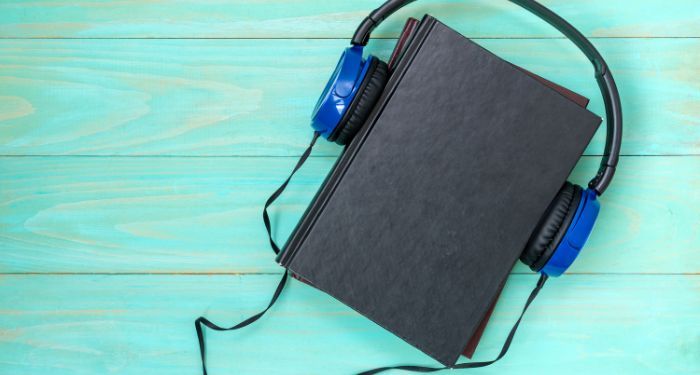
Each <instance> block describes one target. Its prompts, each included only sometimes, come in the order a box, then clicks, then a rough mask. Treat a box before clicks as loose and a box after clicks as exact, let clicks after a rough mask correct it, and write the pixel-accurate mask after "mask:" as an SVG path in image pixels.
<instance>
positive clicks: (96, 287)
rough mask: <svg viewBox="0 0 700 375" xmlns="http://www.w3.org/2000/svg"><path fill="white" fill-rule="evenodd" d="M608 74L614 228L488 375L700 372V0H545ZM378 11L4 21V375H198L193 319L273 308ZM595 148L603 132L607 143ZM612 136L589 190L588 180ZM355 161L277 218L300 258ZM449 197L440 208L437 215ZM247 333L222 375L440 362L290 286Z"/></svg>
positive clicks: (91, 1) (552, 56) (513, 53)
mask: <svg viewBox="0 0 700 375" xmlns="http://www.w3.org/2000/svg"><path fill="white" fill-rule="evenodd" d="M544 3H545V4H547V5H549V6H551V7H552V8H553V9H554V10H555V11H557V12H559V13H560V14H561V15H563V16H564V17H566V18H567V19H569V20H570V21H571V22H572V23H573V24H574V25H576V26H577V27H579V28H580V29H581V30H582V31H583V32H584V33H585V34H586V35H587V36H590V37H592V38H593V42H594V44H595V45H596V46H597V47H598V48H599V49H600V51H601V52H602V53H603V55H604V56H605V57H606V58H607V59H608V61H609V63H610V67H611V69H612V70H613V72H614V73H615V77H616V78H617V81H618V84H619V86H620V92H621V94H622V100H623V105H624V112H625V125H626V128H625V138H624V145H623V154H624V156H623V157H622V160H621V163H620V167H619V172H618V178H617V180H615V182H614V184H613V185H612V187H611V188H610V190H609V193H608V194H607V195H606V196H605V197H604V199H603V211H602V213H601V218H600V220H599V222H598V228H597V230H596V231H595V232H594V234H593V236H592V238H591V239H590V242H589V246H588V247H587V248H586V249H585V252H584V253H583V254H582V256H581V257H580V260H579V261H578V262H577V263H576V264H575V265H574V267H573V269H572V270H571V272H569V273H568V274H567V275H566V276H564V277H562V278H560V279H557V280H552V281H551V282H550V283H549V284H548V285H547V287H546V288H545V289H544V290H543V292H542V294H541V296H540V297H539V299H538V300H537V301H536V302H535V304H534V305H533V307H532V310H531V311H530V313H528V315H527V316H526V318H525V321H524V323H523V325H522V327H521V329H520V332H519V333H518V335H517V336H516V339H515V342H514V344H513V347H512V349H511V352H510V353H508V355H507V357H506V358H505V360H504V361H502V362H501V363H499V364H497V365H494V366H492V367H490V368H487V369H484V370H479V371H477V372H478V373H494V374H502V373H534V372H536V373H562V372H563V373H572V374H578V373H610V374H619V373H631V374H642V373H660V374H668V373H695V374H697V373H699V372H700V274H699V272H700V193H699V189H700V3H698V1H697V0H673V1H669V0H666V1H661V0H643V1H642V0H637V1H633V0H625V1H622V0H618V1H610V0H587V1H584V0H576V1H572V0H547V1H544ZM377 4H379V1H378V0H361V1H341V0H335V1H315V0H295V1H289V0H275V1H266V2H264V1H243V0H240V1H235V0H231V1H220V0H206V1H205V0H203V1H194V0H191V1H187V0H182V1H170V2H166V1H139V0H122V1H98V0H84V1H80V2H75V1H67V0H53V1H18V0H3V1H2V2H0V37H1V38H2V39H0V154H1V155H2V156H1V157H0V254H1V256H0V272H1V273H2V274H1V275H0V373H2V374H57V375H58V374H107V373H119V374H196V373H198V372H199V357H198V349H197V343H196V337H195V332H194V326H193V320H194V319H195V318H196V317H197V316H199V315H201V314H206V315H207V316H209V317H210V318H212V319H213V320H214V321H216V322H220V323H234V322H236V321H237V320H239V319H241V318H243V317H245V316H247V315H249V314H251V313H253V312H256V311H257V310H259V309H261V308H262V307H263V306H264V305H265V304H266V302H267V300H268V298H269V296H270V294H271V293H272V290H273V288H274V285H275V283H276V282H277V279H278V277H279V274H280V273H281V269H280V268H279V267H278V266H277V265H276V264H275V262H274V261H273V255H272V253H271V251H270V249H269V247H268V244H267V242H266V238H265V235H264V227H263V224H262V221H261V208H262V204H263V202H264V201H265V199H266V198H267V196H268V195H269V194H270V193H271V192H272V191H273V190H274V189H275V188H276V187H277V186H278V184H280V182H281V181H282V180H283V179H284V178H285V177H286V175H287V174H288V172H289V171H290V169H291V167H292V166H293V165H294V163H295V162H296V159H297V157H298V156H299V155H300V153H301V152H302V150H303V148H304V147H305V146H306V144H307V142H308V141H309V138H310V136H311V131H310V128H309V126H308V123H309V114H310V111H311V108H312V107H313V105H314V103H315V100H316V96H317V95H318V93H319V92H320V89H321V88H322V86H323V84H324V82H325V80H326V78H327V76H328V74H329V73H330V70H331V69H332V67H333V66H334V64H335V62H336V60H337V58H338V55H339V53H340V51H341V49H342V48H343V47H344V46H346V45H347V44H348V39H349V37H350V35H351V34H352V32H353V31H354V27H355V26H356V25H357V23H358V22H359V21H360V20H361V19H362V17H364V16H365V15H366V14H367V12H368V11H369V10H371V9H372V8H373V7H375V6H377ZM426 12H431V14H433V15H435V16H436V17H438V18H440V19H442V20H444V21H445V22H446V23H447V24H449V25H451V26H452V27H454V28H456V29H457V30H459V31H460V32H462V33H464V34H465V35H467V36H469V37H471V38H475V39H476V40H477V41H478V43H480V44H482V45H484V46H485V47H487V48H489V49H491V50H492V51H494V52H496V53H497V54H499V55H501V56H503V57H504V58H506V59H508V60H510V61H512V62H514V63H517V64H520V65H522V66H524V67H525V68H527V69H530V70H532V71H534V72H536V73H538V74H541V75H543V76H545V77H547V78H549V79H551V80H554V81H555V82H558V83H560V84H563V85H564V86H566V87H569V88H571V89H573V90H575V91H577V92H580V93H582V94H583V95H586V96H587V97H589V98H591V99H592V102H591V106H590V108H591V109H592V110H593V111H594V112H596V113H598V114H602V113H603V110H602V103H601V99H600V97H599V95H598V93H597V87H596V85H595V81H594V79H593V75H592V69H591V68H590V66H589V64H588V62H587V61H586V60H585V58H584V57H583V56H582V55H581V54H580V53H578V51H577V50H576V49H575V47H573V46H572V45H571V44H570V43H569V42H567V41H566V40H564V39H562V38H561V37H560V35H558V34H557V33H556V32H555V31H553V30H552V29H551V28H550V27H549V26H547V25H546V24H544V23H543V22H541V21H539V20H537V19H536V18H534V17H532V16H531V15H529V14H527V13H526V12H524V11H522V10H520V9H518V8H517V7H515V6H514V5H512V4H509V3H507V2H505V1H498V2H486V1H477V0H473V1H423V2H418V3H416V4H414V5H412V6H411V7H409V8H408V9H404V10H402V11H401V12H400V15H397V16H395V17H394V18H393V19H391V20H390V21H388V22H387V23H386V24H385V25H383V26H381V27H380V28H379V29H378V30H377V33H376V36H378V37H381V39H377V40H374V41H373V42H372V43H371V50H372V52H373V53H375V54H377V55H379V56H381V57H384V58H387V57H388V54H389V52H390V50H391V48H392V46H393V43H394V42H395V40H394V39H392V38H395V37H396V35H397V33H398V32H399V30H400V28H401V26H402V24H403V21H404V20H405V18H406V17H407V16H409V15H412V16H421V15H422V14H423V13H426ZM599 133H602V131H601V132H599ZM602 142H603V137H602V134H598V135H597V136H596V137H595V139H594V141H593V142H592V143H591V145H590V147H589V149H588V150H587V152H586V155H587V156H585V157H584V158H583V159H582V161H581V162H580V163H579V165H578V166H577V168H576V171H575V172H574V175H573V176H572V178H571V179H572V180H574V181H576V182H578V183H581V184H584V183H585V182H586V181H587V179H586V177H587V176H588V175H590V174H591V173H593V171H594V170H595V166H596V164H597V163H598V160H599V157H598V155H599V154H600V152H601V150H602ZM339 152H340V148H338V147H337V146H335V145H332V144H327V143H324V144H319V146H318V147H317V149H316V150H315V151H314V155H313V157H312V158H311V159H310V161H309V162H308V164H307V165H306V166H305V167H304V168H303V170H302V171H301V172H300V173H299V176H298V177H297V178H296V179H295V180H294V182H293V184H292V185H291V186H290V188H289V191H288V193H287V194H286V195H285V196H284V197H283V198H282V199H281V201H280V204H278V205H276V206H275V207H274V209H273V217H274V219H273V221H274V225H275V231H276V236H277V238H279V239H284V238H285V237H286V236H287V235H288V234H289V233H290V231H291V230H292V227H293V225H294V224H295V222H296V220H297V219H298V218H299V217H300V215H301V214H302V212H303V210H304V208H305V207H306V205H307V204H308V202H309V201H310V200H311V198H312V196H313V194H314V192H315V191H316V189H317V188H318V186H319V185H320V183H321V181H322V180H323V178H324V176H325V174H326V172H327V171H328V170H329V169H330V167H331V166H332V164H333V161H334V160H335V158H336V157H337V155H338V154H339ZM438 193H439V192H436V194H438ZM535 280H536V275H533V274H532V273H531V272H528V270H527V269H526V268H525V267H524V266H522V265H518V266H516V267H515V269H514V270H513V274H512V276H511V277H510V279H509V281H508V283H507V286H506V288H505V291H504V294H503V296H502V298H501V300H500V301H499V303H498V305H497V308H496V311H495V313H494V318H493V321H492V322H491V324H490V325H489V326H488V329H487V331H486V333H485V337H484V341H483V342H482V343H481V346H480V347H479V350H478V352H477V359H482V360H483V359H490V358H493V357H494V356H495V355H496V354H497V352H498V350H499V348H500V345H501V343H502V341H503V339H504V338H505V335H506V333H507V330H508V329H509V327H510V326H511V324H512V323H513V321H514V319H515V317H516V315H517V313H518V311H519V309H520V308H521V306H522V304H523V302H524V299H525V298H526V296H527V293H528V292H529V289H530V288H531V287H532V286H533V284H534V283H535ZM290 284H291V285H289V289H288V290H286V291H285V293H284V295H283V296H282V298H281V300H280V302H279V304H278V305H277V306H275V307H274V309H273V310H272V311H271V312H270V314H269V316H266V317H265V318H264V319H263V320H262V321H261V322H259V323H257V324H255V325H254V326H252V327H251V328H249V329H248V330H247V331H243V332H236V333H228V334H226V333H212V332H210V333H208V334H207V340H208V343H209V344H210V346H209V358H210V370H211V374H232V373H245V374H253V373H255V374H257V373H261V374H351V373H353V372H356V371H359V370H364V369H368V368H371V367H373V366H378V365H390V364H398V363H419V364H426V365H431V364H434V362H433V361H431V360H430V359H429V358H428V357H427V356H425V355H423V354H421V353H420V352H418V351H417V350H416V349H413V348H412V347H410V346H409V345H407V344H405V343H403V342H402V341H401V340H399V339H397V338H395V337H393V336H392V335H391V334H389V333H387V332H385V331H383V330H382V329H381V328H379V327H377V326H375V325H373V324H372V323H370V322H369V321H368V320H366V319H364V318H362V317H361V316H359V315H358V314H356V313H354V312H353V311H351V310H350V309H349V308H347V307H345V306H344V305H342V304H341V303H339V302H337V301H335V300H333V299H332V298H330V297H328V296H326V295H324V294H322V293H321V292H318V291H316V290H314V289H313V288H310V287H308V286H306V285H303V284H301V283H299V282H297V281H293V282H291V283H290Z"/></svg>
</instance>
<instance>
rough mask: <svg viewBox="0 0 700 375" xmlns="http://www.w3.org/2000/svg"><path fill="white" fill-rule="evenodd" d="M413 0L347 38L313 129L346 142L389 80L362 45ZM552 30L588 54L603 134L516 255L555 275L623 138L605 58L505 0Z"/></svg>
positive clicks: (576, 35) (389, 5)
mask: <svg viewBox="0 0 700 375" xmlns="http://www.w3.org/2000/svg"><path fill="white" fill-rule="evenodd" d="M413 1H414V0H389V1H387V2H385V3H384V4H383V5H382V6H380V7H379V8H377V9H375V10H374V11H372V13H370V14H369V16H367V17H366V18H365V19H364V20H363V21H362V23H360V26H358V27H357V30H356V31H355V35H353V37H352V41H351V43H352V45H351V46H350V47H348V48H346V49H345V51H344V52H343V54H342V55H341V57H340V60H339V61H338V65H337V66H336V68H335V71H334V73H333V75H332V76H331V79H330V80H329V82H328V84H327V85H326V88H325V89H324V90H323V93H322V94H321V97H320V98H319V100H318V102H317V103H316V107H315V108H314V112H313V116H312V127H313V128H314V130H315V131H316V132H317V133H319V134H320V135H321V136H323V137H324V138H326V139H328V140H329V141H333V142H336V143H338V144H341V145H345V144H347V143H349V142H350V141H351V140H352V139H353V136H354V135H355V134H357V132H358V131H359V130H360V128H361V127H362V125H364V123H365V121H366V120H367V118H368V117H369V114H370V112H372V109H373V108H374V106H375V104H376V103H377V100H378V99H379V96H380V95H381V93H382V91H383V90H384V86H385V85H386V82H387V80H388V78H389V77H388V76H389V73H388V68H387V64H386V63H385V62H383V61H381V60H380V59H379V58H377V57H375V56H371V55H370V56H369V57H368V58H367V59H364V58H363V56H362V53H363V47H364V46H365V45H366V44H367V42H368V41H369V38H370V34H371V32H372V30H374V29H375V28H376V27H377V26H378V25H379V24H380V23H381V22H382V21H383V20H384V19H385V18H387V17H389V16H390V15H391V14H393V13H394V12H396V11H397V10H399V9H401V8H402V7H403V6H405V5H407V4H409V3H411V2H413ZM510 1H511V2H513V3H515V4H517V5H519V6H521V7H523V8H525V9H527V10H528V11H530V12H531V13H533V14H535V15H536V16H538V17H539V18H541V19H543V20H545V21H547V23H549V24H550V25H552V26H554V27H555V28H557V29H558V30H559V31H560V32H561V33H562V34H564V35H565V36H566V37H567V38H568V39H569V40H571V41H572V42H574V44H576V46H577V47H578V48H579V49H580V50H581V51H582V52H583V53H584V54H585V55H586V56H587V57H588V59H589V60H590V61H591V62H592V63H593V67H594V68H595V77H596V80H597V81H598V86H599V87H600V91H601V93H602V94H603V100H604V101H605V112H606V116H607V138H606V142H605V152H604V154H603V155H604V156H603V160H602V161H601V163H600V168H599V169H598V173H597V174H596V175H595V177H593V179H592V180H591V181H590V182H589V183H588V188H587V189H584V188H582V187H580V186H578V185H575V184H572V183H570V182H566V183H565V184H564V186H563V187H562V188H561V190H560V191H559V193H558V194H557V196H556V197H555V198H554V200H553V201H552V203H551V204H550V205H549V207H548V208H547V210H546V212H545V214H544V216H543V217H542V218H541V219H540V222H539V224H538V226H537V227H536V229H535V231H534V232H533V234H532V235H531V237H530V240H529V241H528V243H527V245H526V247H525V249H524V251H523V253H522V255H521V257H520V259H521V260H522V261H523V262H524V263H525V264H527V265H528V266H530V268H531V269H532V270H533V271H535V272H541V273H543V274H546V275H548V276H559V275H561V274H562V273H563V272H564V271H566V269H567V268H568V267H569V266H570V265H571V264H572V263H573V261H574V260H575V259H576V257H577V256H578V254H579V252H580V251H581V249H582V248H583V245H584V244H585V242H586V240H587V239H588V236H589V235H590V233H591V232H592V230H593V225H594V223H595V220H596V218H597V216H598V213H599V211H600V203H599V202H598V200H597V198H598V196H599V195H601V194H602V193H603V192H604V191H605V189H607V187H608V185H609V184H610V182H611V181H612V179H613V176H614V174H615V168H616V166H617V162H618V159H619V155H620V145H621V142H622V109H621V105H620V96H619V94H618V92H617V87H616V85H615V80H614V79H613V76H612V73H610V70H609V69H608V66H607V64H606V63H605V60H603V57H602V56H601V55H600V53H598V51H597V50H596V48H595V47H594V46H593V45H592V44H591V42H590V41H588V39H586V37H584V36H583V35H582V34H581V33H580V32H579V31H578V30H576V29H575V28H574V27H573V26H571V24H569V23H568V22H566V21H565V20H564V19H563V18H561V17H559V16H558V15H556V14H555V13H554V12H552V11H551V10H549V9H547V8H545V7H544V6H542V5H541V4H539V3H538V2H536V1H534V0H510Z"/></svg>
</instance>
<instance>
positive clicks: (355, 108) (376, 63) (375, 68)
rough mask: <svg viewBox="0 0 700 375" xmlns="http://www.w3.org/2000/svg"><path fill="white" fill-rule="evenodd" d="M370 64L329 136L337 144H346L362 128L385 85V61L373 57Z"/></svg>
mask: <svg viewBox="0 0 700 375" xmlns="http://www.w3.org/2000/svg"><path fill="white" fill-rule="evenodd" d="M371 64H372V65H370V67H369V71H368V72H367V75H366V76H365V78H364V79H363V80H362V83H361V84H360V87H359V88H358V92H357V95H356V96H355V98H354V99H353V100H352V103H350V108H348V110H347V111H346V112H345V115H343V118H342V119H341V120H340V124H338V127H337V128H336V132H335V133H336V134H334V135H335V136H333V135H332V136H331V137H330V138H329V140H331V141H334V142H335V143H337V144H339V145H345V144H348V143H349V142H350V141H351V140H352V138H353V137H354V136H355V134H357V132H358V131H359V130H360V128H362V125H364V123H365V121H366V120H367V117H369V114H370V113H371V112H372V109H373V108H374V105H375V104H376V103H377V100H379V96H380V95H381V94H382V91H383V90H384V86H386V81H387V79H388V76H389V73H388V70H389V69H388V67H387V65H386V63H385V62H383V61H381V60H379V59H378V58H376V57H375V58H372V61H371Z"/></svg>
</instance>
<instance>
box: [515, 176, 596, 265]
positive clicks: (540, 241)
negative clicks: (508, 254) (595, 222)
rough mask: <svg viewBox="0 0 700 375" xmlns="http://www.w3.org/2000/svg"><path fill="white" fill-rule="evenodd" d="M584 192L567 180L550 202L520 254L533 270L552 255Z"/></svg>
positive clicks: (521, 258) (522, 259)
mask: <svg viewBox="0 0 700 375" xmlns="http://www.w3.org/2000/svg"><path fill="white" fill-rule="evenodd" d="M582 194H583V189H582V188H581V187H580V186H578V185H574V184H572V183H570V182H568V181H567V182H565V183H564V186H562V188H561V190H559V192H558V193H557V195H556V197H555V198H554V200H553V201H552V203H550V204H549V207H547V211H545V213H544V215H543V216H542V218H541V219H540V222H539V223H538V224H537V227H536V228H535V230H534V232H532V235H531V236H530V239H529V240H528V241H527V244H526V245H525V250H524V251H523V253H522V254H521V255H520V260H521V261H522V262H523V263H525V264H527V265H528V266H530V269H531V270H533V271H535V272H539V271H540V270H541V269H542V267H544V266H545V264H547V262H548V261H549V259H550V258H551V257H552V255H553V254H554V252H555V251H556V249H557V247H558V246H559V243H560V242H561V240H562V238H564V235H565V234H566V231H567V230H568V229H569V225H571V221H572V220H573V218H574V215H575V214H576V210H577V209H578V206H579V203H580V202H581V198H582Z"/></svg>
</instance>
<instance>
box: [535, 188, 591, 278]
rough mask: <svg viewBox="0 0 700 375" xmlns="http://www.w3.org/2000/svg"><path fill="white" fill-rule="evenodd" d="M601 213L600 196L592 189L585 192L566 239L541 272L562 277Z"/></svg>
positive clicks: (567, 231) (565, 236) (567, 230)
mask: <svg viewBox="0 0 700 375" xmlns="http://www.w3.org/2000/svg"><path fill="white" fill-rule="evenodd" d="M599 212H600V201H598V194H597V193H596V192H595V191H594V190H592V189H586V190H584V191H583V192H582V197H581V202H580V203H579V205H578V207H577V209H576V213H575V215H574V218H573V220H572V222H571V224H570V225H569V227H568V228H567V229H566V233H565V234H564V238H563V239H562V240H561V242H560V243H559V246H557V249H556V250H555V251H554V254H552V257H551V258H549V260H548V261H547V263H546V264H545V265H544V267H542V269H541V270H540V272H541V273H544V274H546V275H548V276H555V277H556V276H560V275H561V274H563V273H564V271H566V270H567V269H568V268H569V266H571V264H572V263H574V260H576V257H577V256H578V254H579V253H580V252H581V249H583V246H584V245H585V244H586V241H587V240H588V237H589V236H590V235H591V232H593V227H594V225H595V221H596V219H597V218H598V213H599Z"/></svg>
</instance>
